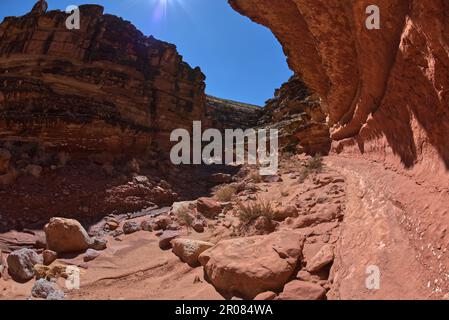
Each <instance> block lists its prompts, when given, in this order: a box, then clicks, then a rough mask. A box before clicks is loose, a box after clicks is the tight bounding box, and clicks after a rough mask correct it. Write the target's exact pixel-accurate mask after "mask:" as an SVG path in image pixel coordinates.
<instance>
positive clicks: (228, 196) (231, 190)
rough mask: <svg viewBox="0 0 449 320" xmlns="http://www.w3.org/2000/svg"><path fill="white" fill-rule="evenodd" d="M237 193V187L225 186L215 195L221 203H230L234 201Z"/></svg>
mask: <svg viewBox="0 0 449 320" xmlns="http://www.w3.org/2000/svg"><path fill="white" fill-rule="evenodd" d="M236 193H237V188H236V187H235V186H223V187H221V188H220V189H218V190H217V192H216V193H215V198H217V200H218V201H221V202H230V201H232V200H233V199H234V197H235V195H236Z"/></svg>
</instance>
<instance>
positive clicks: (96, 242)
mask: <svg viewBox="0 0 449 320" xmlns="http://www.w3.org/2000/svg"><path fill="white" fill-rule="evenodd" d="M107 246H108V241H107V240H106V239H102V238H93V239H92V244H91V245H90V249H94V250H97V251H102V250H105V249H106V248H107Z"/></svg>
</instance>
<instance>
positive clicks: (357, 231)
mask: <svg viewBox="0 0 449 320" xmlns="http://www.w3.org/2000/svg"><path fill="white" fill-rule="evenodd" d="M325 162H326V164H327V165H328V168H329V169H328V170H329V171H330V172H333V173H334V174H338V175H341V176H343V177H344V178H345V184H344V185H345V189H346V195H345V196H344V197H343V198H342V199H341V201H342V202H343V203H344V207H345V212H344V219H343V222H342V223H341V227H340V228H339V236H338V238H339V239H338V242H337V255H336V259H335V263H334V266H333V270H332V274H333V282H334V285H333V289H332V290H333V291H334V298H335V299H428V298H431V299H432V298H433V299H436V298H442V296H443V295H444V294H445V293H447V292H448V290H449V286H448V282H447V277H446V269H445V267H444V266H445V265H449V264H448V262H449V261H448V260H447V259H449V258H448V257H447V254H446V251H445V250H444V248H445V245H446V243H447V242H446V243H445V242H444V241H445V240H446V239H445V233H442V230H443V229H444V228H445V226H447V225H449V223H448V222H449V221H448V218H447V216H446V213H447V207H446V206H444V205H442V204H444V203H446V204H447V203H449V202H448V200H449V195H448V193H447V192H441V191H440V190H434V189H431V188H429V187H424V186H421V185H419V184H417V183H416V182H415V181H413V180H412V179H410V177H408V176H405V175H401V174H399V173H397V172H394V171H391V170H388V169H384V168H383V167H382V165H381V164H376V163H372V162H368V161H366V160H356V159H346V158H342V157H337V156H331V157H329V158H327V159H326V160H325ZM295 170H296V168H295V167H294V166H293V167H292V166H291V165H289V164H288V163H287V164H285V163H284V169H283V172H284V173H283V175H282V179H283V181H282V182H278V183H260V184H258V186H259V187H260V191H259V192H258V194H257V196H258V197H261V198H265V199H269V200H271V201H277V202H278V204H279V205H281V206H286V205H288V204H289V203H291V202H292V201H294V200H295V199H297V198H298V197H300V196H301V195H302V194H304V192H305V191H306V189H307V188H308V189H310V185H309V184H308V183H304V184H298V183H297V181H295V179H294V175H293V176H292V173H295ZM319 190H320V189H317V192H318V193H319ZM338 202H340V201H338ZM279 228H280V229H285V228H290V227H289V225H288V224H285V223H283V224H281V225H280V227H279ZM444 230H445V229H444ZM183 232H184V235H183V237H185V238H191V239H201V240H207V241H211V242H214V243H217V242H218V241H219V240H220V239H224V238H230V237H231V234H230V231H229V230H228V229H227V228H225V227H223V226H222V225H220V224H217V226H216V227H214V228H206V232H205V233H203V234H198V233H195V232H191V233H189V234H187V233H186V230H184V231H183ZM119 239H120V241H118V240H116V239H113V238H109V239H108V240H109V243H108V248H107V249H106V250H105V251H103V252H102V254H101V256H100V257H98V258H97V259H95V260H94V261H91V262H88V263H84V262H83V261H82V258H81V256H79V257H75V258H74V259H70V260H58V261H57V262H55V263H59V264H61V263H62V264H65V263H68V264H75V265H76V264H77V265H80V266H81V288H80V290H75V291H68V292H67V298H68V299H156V300H157V299H191V300H195V299H200V300H201V299H214V300H215V299H223V297H222V296H221V295H220V294H219V293H218V292H217V291H216V290H215V289H214V287H213V286H212V285H211V284H209V283H208V282H207V281H206V280H205V279H204V274H203V268H202V267H198V268H191V267H189V266H188V265H186V264H184V263H182V262H181V261H180V260H179V258H177V257H176V256H175V255H174V254H173V253H172V252H171V250H168V251H162V250H161V249H159V246H158V238H157V237H156V235H155V234H154V233H150V232H143V231H141V232H137V233H135V234H132V235H127V236H120V237H119ZM438 248H439V249H438ZM305 250H309V251H310V252H305V254H308V255H313V254H314V253H316V251H317V250H318V247H317V248H315V247H314V245H313V243H312V244H310V245H309V246H308V247H307V249H306V248H305ZM371 265H375V266H378V267H379V269H380V271H381V287H380V290H377V291H372V290H367V289H366V286H365V279H366V278H367V273H366V271H367V270H366V268H367V266H371ZM61 284H63V282H62V283H61ZM31 287H32V281H31V282H29V283H27V284H17V283H14V282H13V281H12V280H7V281H5V280H4V279H0V299H26V298H28V297H29V295H30V291H31Z"/></svg>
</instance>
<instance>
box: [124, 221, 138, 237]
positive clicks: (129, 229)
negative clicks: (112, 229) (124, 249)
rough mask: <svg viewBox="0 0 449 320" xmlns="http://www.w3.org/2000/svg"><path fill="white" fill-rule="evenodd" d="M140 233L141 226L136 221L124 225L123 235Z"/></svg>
mask: <svg viewBox="0 0 449 320" xmlns="http://www.w3.org/2000/svg"><path fill="white" fill-rule="evenodd" d="M137 231H140V224H139V223H137V222H134V221H126V222H125V223H124V224H123V233H124V234H131V233H135V232H137Z"/></svg>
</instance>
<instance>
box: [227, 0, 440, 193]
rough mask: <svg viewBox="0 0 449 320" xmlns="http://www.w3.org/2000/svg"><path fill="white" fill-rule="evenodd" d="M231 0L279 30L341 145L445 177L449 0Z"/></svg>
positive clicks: (425, 175)
mask: <svg viewBox="0 0 449 320" xmlns="http://www.w3.org/2000/svg"><path fill="white" fill-rule="evenodd" d="M229 2H230V4H231V5H232V6H233V8H234V9H236V10H237V11H238V12H240V13H242V14H244V15H246V16H248V17H249V18H251V19H252V20H253V21H255V22H257V23H260V24H262V25H265V26H267V27H268V28H270V29H271V30H272V32H273V33H274V35H275V36H276V37H277V38H278V40H279V41H280V43H281V44H282V46H283V48H284V52H285V54H286V56H287V57H288V64H289V66H290V68H291V69H292V70H293V71H295V73H297V74H298V75H300V76H301V78H302V79H304V81H305V83H306V84H307V86H308V87H309V88H310V89H311V90H312V91H313V92H315V93H316V94H318V95H319V96H320V98H321V99H322V108H323V110H324V111H325V113H326V115H327V123H328V125H329V127H330V134H331V137H332V140H333V150H334V151H335V152H338V153H344V154H357V155H359V154H365V157H369V158H372V159H375V160H376V161H382V162H385V163H386V164H389V165H390V164H391V165H393V166H394V167H396V168H402V169H404V168H407V169H413V175H414V176H415V177H418V179H419V177H421V179H419V180H421V182H425V181H427V182H429V180H430V179H432V177H431V176H433V177H434V178H435V181H434V182H435V183H437V184H438V183H439V184H441V182H442V179H441V174H443V173H447V170H448V169H449V139H447V132H448V129H449V69H448V68H449V18H448V15H447V12H449V2H448V1H444V0H428V1H420V0H374V1H367V0H356V1H354V0H343V1H342V0H331V1H329V0H281V1H272V0H229ZM369 5H377V6H378V7H379V8H380V17H381V28H380V29H379V30H376V29H374V30H368V29H367V28H366V26H365V20H366V19H367V18H368V14H366V8H367V7H368V6H369ZM409 172H410V171H409ZM430 173H434V174H433V175H431V174H430ZM443 184H444V182H443Z"/></svg>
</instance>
